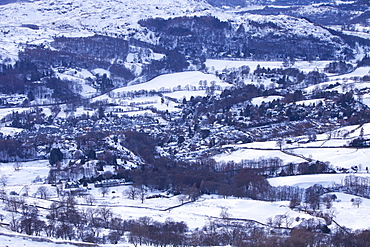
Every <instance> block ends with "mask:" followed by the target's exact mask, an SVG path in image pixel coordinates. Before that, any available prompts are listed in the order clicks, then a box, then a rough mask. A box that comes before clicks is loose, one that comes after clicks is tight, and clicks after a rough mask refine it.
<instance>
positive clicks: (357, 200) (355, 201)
mask: <svg viewBox="0 0 370 247" xmlns="http://www.w3.org/2000/svg"><path fill="white" fill-rule="evenodd" d="M351 202H352V205H353V206H357V208H359V207H360V205H361V203H362V198H360V197H356V198H352V199H351Z"/></svg>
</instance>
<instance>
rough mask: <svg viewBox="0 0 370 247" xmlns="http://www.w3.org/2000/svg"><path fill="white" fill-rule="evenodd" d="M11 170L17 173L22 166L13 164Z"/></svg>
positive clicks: (16, 163)
mask: <svg viewBox="0 0 370 247" xmlns="http://www.w3.org/2000/svg"><path fill="white" fill-rule="evenodd" d="M13 168H14V171H19V170H20V169H21V168H22V164H21V163H20V162H15V163H14V165H13Z"/></svg>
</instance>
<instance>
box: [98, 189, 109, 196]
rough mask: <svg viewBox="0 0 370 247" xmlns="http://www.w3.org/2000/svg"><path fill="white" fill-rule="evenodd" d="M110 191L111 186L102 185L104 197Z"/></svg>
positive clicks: (101, 190)
mask: <svg viewBox="0 0 370 247" xmlns="http://www.w3.org/2000/svg"><path fill="white" fill-rule="evenodd" d="M109 191H110V189H109V187H101V188H100V192H101V194H102V195H103V197H105V195H106V194H108V193H109Z"/></svg>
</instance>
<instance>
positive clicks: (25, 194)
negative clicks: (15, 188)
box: [21, 185, 30, 196]
mask: <svg viewBox="0 0 370 247" xmlns="http://www.w3.org/2000/svg"><path fill="white" fill-rule="evenodd" d="M21 191H22V192H23V194H22V195H23V196H28V195H29V193H30V186H29V185H25V186H23V188H22V189H21Z"/></svg>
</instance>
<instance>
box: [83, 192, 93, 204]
mask: <svg viewBox="0 0 370 247" xmlns="http://www.w3.org/2000/svg"><path fill="white" fill-rule="evenodd" d="M85 201H86V203H87V204H89V205H90V206H92V205H93V204H94V202H95V197H94V196H93V195H91V194H89V195H87V196H86V197H85Z"/></svg>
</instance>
